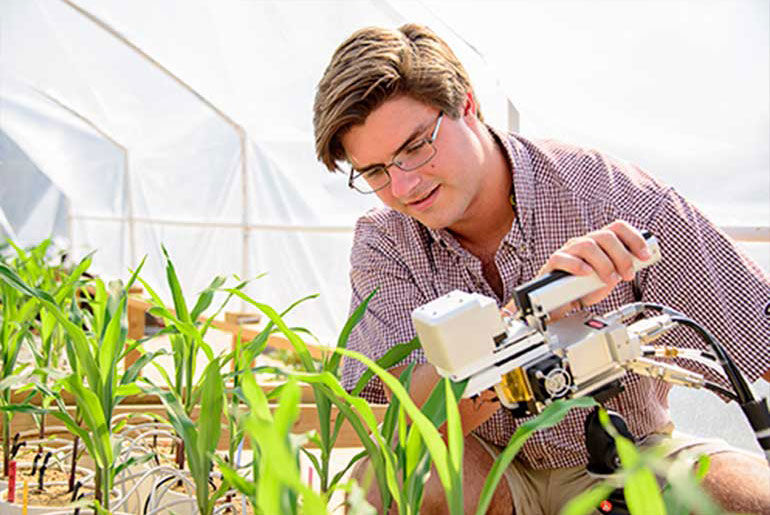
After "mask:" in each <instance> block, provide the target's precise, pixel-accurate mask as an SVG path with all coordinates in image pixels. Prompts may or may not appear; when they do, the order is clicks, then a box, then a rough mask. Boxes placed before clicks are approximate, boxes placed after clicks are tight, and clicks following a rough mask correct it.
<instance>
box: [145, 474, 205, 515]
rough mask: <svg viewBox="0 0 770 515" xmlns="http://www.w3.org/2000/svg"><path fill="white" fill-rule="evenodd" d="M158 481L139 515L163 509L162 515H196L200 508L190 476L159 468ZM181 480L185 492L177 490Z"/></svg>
mask: <svg viewBox="0 0 770 515" xmlns="http://www.w3.org/2000/svg"><path fill="white" fill-rule="evenodd" d="M156 477H157V480H156V481H154V482H153V484H152V485H150V491H149V493H148V495H147V497H146V499H145V501H144V502H143V503H142V506H141V507H140V511H138V512H137V513H151V512H155V510H159V509H162V510H163V511H162V512H160V513H175V514H177V515H195V514H197V513H198V506H197V503H196V500H195V486H194V485H193V484H192V479H191V478H190V477H189V475H188V474H186V473H184V472H181V471H179V470H175V469H170V468H168V467H158V469H157V471H156ZM180 479H181V481H182V484H183V485H184V491H183V492H180V491H177V490H175V489H174V488H176V486H175V485H176V484H177V483H178V482H179V480H180Z"/></svg>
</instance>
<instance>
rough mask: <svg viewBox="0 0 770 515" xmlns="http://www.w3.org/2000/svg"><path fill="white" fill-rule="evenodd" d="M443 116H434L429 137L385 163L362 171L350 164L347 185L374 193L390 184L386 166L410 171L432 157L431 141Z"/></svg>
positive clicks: (364, 191)
mask: <svg viewBox="0 0 770 515" xmlns="http://www.w3.org/2000/svg"><path fill="white" fill-rule="evenodd" d="M443 117H444V112H443V111H441V112H439V113H438V118H436V126H435V127H434V129H433V132H432V133H431V134H430V137H429V138H423V139H421V140H419V141H417V142H415V143H412V144H410V145H409V146H408V147H406V148H404V149H403V150H401V151H400V152H399V153H398V154H396V156H395V157H394V158H393V160H392V161H391V162H390V163H388V164H386V165H377V166H374V167H372V168H369V169H367V170H364V171H363V172H359V171H357V170H356V169H355V168H353V167H352V166H351V168H350V178H349V179H348V186H349V187H350V188H353V189H354V190H356V191H358V192H359V193H374V192H375V191H380V190H381V189H383V188H385V187H387V186H388V184H390V172H388V168H390V167H391V166H396V167H398V168H399V169H400V170H403V171H405V172H411V171H412V170H416V169H418V168H419V167H421V166H422V165H424V164H425V163H427V162H428V161H430V160H431V159H433V156H435V155H436V147H434V146H433V142H434V141H436V136H438V129H439V127H441V119H442V118H443Z"/></svg>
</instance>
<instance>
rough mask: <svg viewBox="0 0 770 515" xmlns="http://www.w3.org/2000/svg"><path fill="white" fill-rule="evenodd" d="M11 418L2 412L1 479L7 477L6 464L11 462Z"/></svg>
mask: <svg viewBox="0 0 770 515" xmlns="http://www.w3.org/2000/svg"><path fill="white" fill-rule="evenodd" d="M10 445H11V416H10V415H9V414H8V412H5V411H4V412H3V477H8V462H9V461H10V460H11V449H10Z"/></svg>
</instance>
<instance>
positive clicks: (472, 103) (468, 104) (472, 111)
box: [463, 91, 477, 118]
mask: <svg viewBox="0 0 770 515" xmlns="http://www.w3.org/2000/svg"><path fill="white" fill-rule="evenodd" d="M468 115H472V116H473V117H474V118H476V117H477V112H476V99H475V98H473V93H472V92H470V91H469V92H467V93H466V94H465V103H464V104H463V116H468Z"/></svg>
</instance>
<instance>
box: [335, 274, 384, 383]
mask: <svg viewBox="0 0 770 515" xmlns="http://www.w3.org/2000/svg"><path fill="white" fill-rule="evenodd" d="M376 293H377V289H376V288H375V289H374V290H373V291H372V293H370V294H369V295H368V296H367V297H366V298H365V299H364V300H363V302H361V304H359V305H358V306H357V307H356V309H355V310H353V313H352V314H351V315H350V317H348V320H347V322H345V325H344V326H343V327H342V331H340V335H339V337H338V338H337V347H339V348H341V349H345V348H347V346H348V339H349V338H350V333H351V332H352V331H353V328H354V327H355V326H356V325H357V324H358V322H360V321H361V318H362V317H363V316H364V313H366V308H367V306H368V305H369V302H370V301H371V300H372V297H374V295H375V294H376ZM341 359H342V355H341V354H337V353H333V354H332V355H331V356H330V358H329V361H328V363H327V364H326V366H325V367H324V370H328V371H329V372H331V373H332V374H335V375H336V374H337V369H338V368H339V365H340V360H341Z"/></svg>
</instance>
